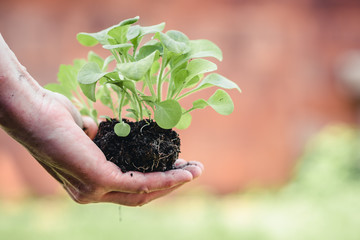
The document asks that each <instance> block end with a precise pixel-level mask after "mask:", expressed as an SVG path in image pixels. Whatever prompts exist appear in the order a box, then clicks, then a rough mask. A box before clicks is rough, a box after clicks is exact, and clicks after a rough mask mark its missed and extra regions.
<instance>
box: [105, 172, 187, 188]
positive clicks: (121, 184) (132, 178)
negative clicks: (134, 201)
mask: <svg viewBox="0 0 360 240" xmlns="http://www.w3.org/2000/svg"><path fill="white" fill-rule="evenodd" d="M192 179H193V176H192V174H191V172H189V171H186V170H183V169H177V170H170V171H166V172H152V173H141V172H127V173H123V174H121V176H120V177H119V178H118V179H116V180H115V181H113V182H112V189H111V190H112V191H120V192H127V193H150V192H154V191H159V190H165V189H169V188H172V187H175V186H177V185H180V184H184V183H186V182H189V181H191V180H192Z"/></svg>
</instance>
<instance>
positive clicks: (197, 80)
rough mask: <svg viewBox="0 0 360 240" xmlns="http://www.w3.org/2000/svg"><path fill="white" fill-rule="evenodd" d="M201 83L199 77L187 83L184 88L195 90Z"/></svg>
mask: <svg viewBox="0 0 360 240" xmlns="http://www.w3.org/2000/svg"><path fill="white" fill-rule="evenodd" d="M199 81H200V76H199V75H197V76H195V77H193V78H192V79H190V80H189V81H187V82H186V84H185V86H184V88H193V87H195V85H196V84H197V83H198V82H199Z"/></svg>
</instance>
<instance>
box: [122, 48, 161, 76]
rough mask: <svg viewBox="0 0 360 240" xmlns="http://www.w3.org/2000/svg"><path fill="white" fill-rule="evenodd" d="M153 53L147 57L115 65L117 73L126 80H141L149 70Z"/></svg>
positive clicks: (152, 60)
mask: <svg viewBox="0 0 360 240" xmlns="http://www.w3.org/2000/svg"><path fill="white" fill-rule="evenodd" d="M155 53H156V52H153V53H152V54H150V55H149V56H147V57H145V58H143V59H141V60H139V61H136V62H130V63H119V64H117V69H118V71H119V72H120V73H121V74H122V75H123V76H124V77H126V78H128V79H131V80H135V81H138V80H141V79H142V78H143V77H144V75H145V74H146V73H147V72H148V71H149V70H150V68H151V66H152V64H153V62H154V57H155Z"/></svg>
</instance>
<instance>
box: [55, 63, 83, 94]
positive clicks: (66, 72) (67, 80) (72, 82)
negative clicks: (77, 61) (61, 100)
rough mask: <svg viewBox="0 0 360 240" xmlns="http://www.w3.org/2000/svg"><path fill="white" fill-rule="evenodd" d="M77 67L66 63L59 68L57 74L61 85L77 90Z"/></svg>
mask: <svg viewBox="0 0 360 240" xmlns="http://www.w3.org/2000/svg"><path fill="white" fill-rule="evenodd" d="M77 71H78V70H77V69H76V68H75V67H74V66H71V65H64V64H61V65H60V68H59V72H58V74H57V77H58V81H59V82H60V83H61V85H62V86H63V87H64V88H65V89H68V90H69V91H71V90H76V87H77V82H76V75H77Z"/></svg>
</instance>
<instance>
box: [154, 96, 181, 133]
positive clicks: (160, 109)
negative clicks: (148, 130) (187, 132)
mask: <svg viewBox="0 0 360 240" xmlns="http://www.w3.org/2000/svg"><path fill="white" fill-rule="evenodd" d="M155 107H156V108H155V111H154V118H155V121H156V123H157V124H158V125H159V126H160V127H161V128H164V129H171V128H173V127H175V126H176V124H177V123H178V122H179V121H180V118H181V115H182V110H181V106H180V104H179V103H178V102H177V101H175V100H172V99H169V100H165V101H162V102H159V103H155Z"/></svg>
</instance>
